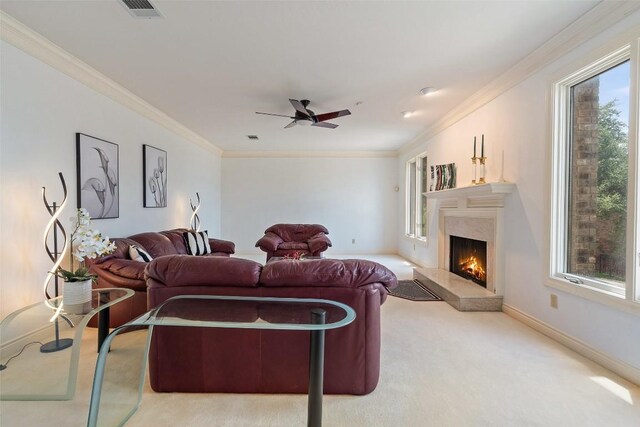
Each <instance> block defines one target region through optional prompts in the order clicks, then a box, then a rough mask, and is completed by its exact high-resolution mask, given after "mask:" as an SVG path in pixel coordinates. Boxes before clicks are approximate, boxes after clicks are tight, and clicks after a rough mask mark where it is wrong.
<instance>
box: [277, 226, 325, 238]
mask: <svg viewBox="0 0 640 427" xmlns="http://www.w3.org/2000/svg"><path fill="white" fill-rule="evenodd" d="M268 232H271V233H275V234H277V235H278V236H280V237H281V238H282V240H284V241H285V242H306V241H307V240H309V239H310V238H311V237H313V236H315V235H316V234H318V233H325V234H329V230H327V229H326V228H325V227H324V226H323V225H320V224H275V225H272V226H271V227H269V228H267V229H266V230H265V233H268Z"/></svg>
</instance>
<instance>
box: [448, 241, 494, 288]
mask: <svg viewBox="0 0 640 427" xmlns="http://www.w3.org/2000/svg"><path fill="white" fill-rule="evenodd" d="M449 237H450V244H449V257H450V258H449V271H451V272H452V273H454V274H456V275H458V276H460V277H462V278H465V279H469V280H472V281H473V282H475V283H477V284H478V285H480V286H482V287H483V288H486V287H487V242H484V241H481V240H475V239H469V238H466V237H460V236H454V235H451V236H449Z"/></svg>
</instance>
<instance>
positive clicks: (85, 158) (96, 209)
mask: <svg viewBox="0 0 640 427" xmlns="http://www.w3.org/2000/svg"><path fill="white" fill-rule="evenodd" d="M119 162H120V159H119V147H118V144H114V143H113V142H109V141H106V140H104V139H100V138H96V137H95V136H91V135H87V134H84V133H76V177H77V195H78V209H80V208H85V209H86V210H87V211H88V212H89V215H90V216H91V218H92V219H108V218H118V217H119V216H120V178H119V173H120V163H119Z"/></svg>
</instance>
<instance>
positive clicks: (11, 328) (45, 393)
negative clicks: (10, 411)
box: [0, 288, 134, 400]
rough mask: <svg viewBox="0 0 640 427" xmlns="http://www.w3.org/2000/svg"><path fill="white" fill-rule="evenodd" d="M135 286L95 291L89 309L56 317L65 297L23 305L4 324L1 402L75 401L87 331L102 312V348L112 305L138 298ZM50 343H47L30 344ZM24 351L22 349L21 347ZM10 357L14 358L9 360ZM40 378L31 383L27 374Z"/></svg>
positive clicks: (0, 330) (0, 345) (0, 344)
mask: <svg viewBox="0 0 640 427" xmlns="http://www.w3.org/2000/svg"><path fill="white" fill-rule="evenodd" d="M133 293H134V292H133V291H132V290H131V289H123V288H106V289H94V290H93V291H92V300H91V304H87V307H86V310H85V311H86V313H84V314H68V313H66V312H65V311H64V305H63V309H62V311H61V312H60V315H59V316H58V317H57V318H56V319H55V320H52V317H53V315H54V314H55V312H56V309H57V308H58V307H59V306H60V304H61V303H62V297H57V298H53V299H50V300H48V301H41V302H38V303H36V304H32V305H29V306H27V307H24V308H21V309H20V310H17V311H15V312H13V313H11V314H10V315H8V316H7V317H6V318H4V319H3V320H2V322H0V348H1V349H2V354H1V359H0V360H2V361H3V363H4V364H5V365H6V368H5V369H2V370H1V371H0V382H1V383H2V387H0V400H70V399H72V398H73V396H74V394H75V391H76V380H77V377H78V360H79V358H80V345H81V343H82V333H83V331H84V328H85V326H86V325H87V323H88V322H89V320H90V319H91V318H92V317H93V316H94V315H95V314H96V313H99V314H98V315H99V321H98V323H99V328H98V348H100V345H101V340H104V339H105V338H106V336H107V334H108V333H109V307H111V306H112V305H114V304H117V303H118V302H120V301H122V300H125V299H127V298H129V297H131V296H133ZM36 343H40V344H41V343H45V344H44V345H30V344H36ZM21 350H22V351H21ZM9 360H10V361H9ZM26 371H28V372H30V374H31V375H32V376H37V377H38V380H37V381H25V380H24V372H26Z"/></svg>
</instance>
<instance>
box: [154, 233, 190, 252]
mask: <svg viewBox="0 0 640 427" xmlns="http://www.w3.org/2000/svg"><path fill="white" fill-rule="evenodd" d="M186 231H189V230H187V229H186V228H175V229H173V230H167V231H161V232H160V234H162V235H163V236H166V237H167V238H168V239H169V240H170V241H171V244H172V245H173V247H174V248H175V250H176V253H177V254H188V253H189V252H188V251H187V246H186V245H185V242H184V233H185V232H186Z"/></svg>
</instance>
